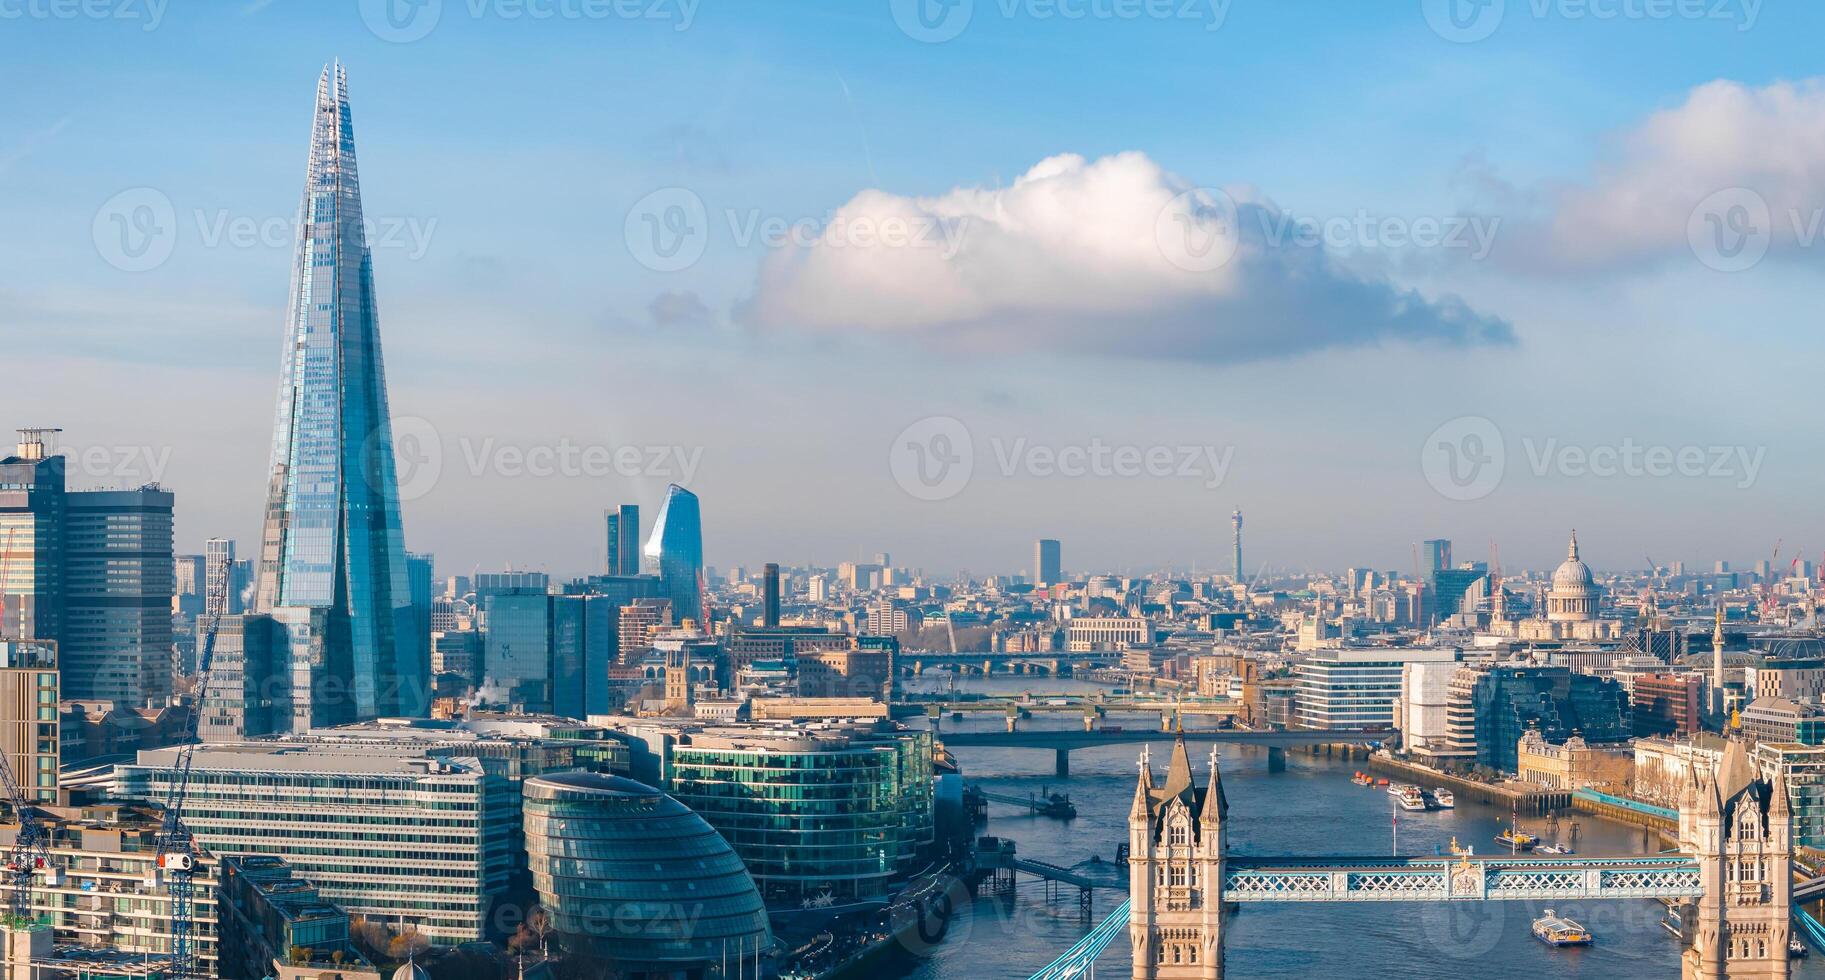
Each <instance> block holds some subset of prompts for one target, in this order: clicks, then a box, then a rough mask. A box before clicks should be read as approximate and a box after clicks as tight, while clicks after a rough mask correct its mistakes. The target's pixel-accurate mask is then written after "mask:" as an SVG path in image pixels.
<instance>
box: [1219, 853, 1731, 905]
mask: <svg viewBox="0 0 1825 980" xmlns="http://www.w3.org/2000/svg"><path fill="white" fill-rule="evenodd" d="M1702 893H1703V889H1701V888H1700V887H1699V879H1698V862H1697V861H1696V860H1694V859H1692V858H1686V857H1677V856H1669V857H1616V858H1591V857H1576V856H1573V857H1558V858H1545V857H1507V856H1499V857H1497V856H1481V855H1466V856H1463V857H1457V858H1446V857H1436V858H1336V857H1331V858H1310V859H1307V858H1271V857H1270V858H1249V857H1232V858H1230V859H1229V860H1228V861H1227V862H1226V866H1225V869H1224V876H1223V901H1225V902H1439V901H1456V900H1477V901H1518V900H1535V899H1548V900H1552V899H1557V900H1571V899H1599V898H1697V897H1698V896H1699V895H1701V894H1702Z"/></svg>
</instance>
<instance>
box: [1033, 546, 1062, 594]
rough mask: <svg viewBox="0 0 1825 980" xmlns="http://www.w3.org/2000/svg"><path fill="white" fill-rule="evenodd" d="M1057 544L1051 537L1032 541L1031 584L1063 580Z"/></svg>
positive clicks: (1051, 583) (1052, 583) (1055, 583)
mask: <svg viewBox="0 0 1825 980" xmlns="http://www.w3.org/2000/svg"><path fill="white" fill-rule="evenodd" d="M1059 550H1060V549H1059V544H1058V542H1057V541H1056V540H1054V539H1052V538H1040V539H1039V540H1038V541H1035V542H1034V543H1033V584H1035V585H1057V584H1058V583H1059V582H1062V581H1064V573H1063V572H1062V571H1061V570H1060V568H1059V565H1060V554H1059Z"/></svg>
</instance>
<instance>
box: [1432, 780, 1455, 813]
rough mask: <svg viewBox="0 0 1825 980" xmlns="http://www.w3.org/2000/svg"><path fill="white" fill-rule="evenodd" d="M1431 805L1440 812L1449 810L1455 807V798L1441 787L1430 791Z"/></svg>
mask: <svg viewBox="0 0 1825 980" xmlns="http://www.w3.org/2000/svg"><path fill="white" fill-rule="evenodd" d="M1432 805H1433V806H1435V807H1438V808H1439V809H1441V810H1450V809H1453V808H1454V807H1456V806H1457V797H1455V796H1453V795H1451V791H1450V790H1448V789H1446V788H1445V787H1443V786H1440V787H1438V788H1437V789H1435V790H1433V791H1432Z"/></svg>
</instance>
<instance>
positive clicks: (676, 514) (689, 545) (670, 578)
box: [646, 483, 703, 623]
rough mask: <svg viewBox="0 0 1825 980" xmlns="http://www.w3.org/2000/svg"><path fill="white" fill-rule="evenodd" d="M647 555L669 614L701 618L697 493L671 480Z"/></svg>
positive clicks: (700, 518)
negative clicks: (669, 607)
mask: <svg viewBox="0 0 1825 980" xmlns="http://www.w3.org/2000/svg"><path fill="white" fill-rule="evenodd" d="M646 557H647V560H648V561H650V562H652V563H653V564H654V565H656V566H657V567H658V571H659V578H660V580H661V581H662V582H663V583H664V586H665V594H666V597H667V598H669V599H671V600H672V616H673V617H674V618H675V619H676V620H677V621H678V622H681V623H682V622H683V621H685V620H687V619H694V620H697V621H699V622H701V621H702V620H703V516H702V514H701V513H700V512H699V511H698V508H697V495H696V494H694V493H692V492H691V491H689V490H686V489H685V488H683V487H681V486H679V485H678V484H676V483H674V484H672V485H671V487H670V488H669V489H667V490H666V494H665V506H664V507H663V508H661V509H660V511H659V520H658V521H657V522H655V523H654V524H653V536H652V537H650V538H648V539H647V542H646Z"/></svg>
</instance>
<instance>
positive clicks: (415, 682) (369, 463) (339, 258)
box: [256, 65, 430, 725]
mask: <svg viewBox="0 0 1825 980" xmlns="http://www.w3.org/2000/svg"><path fill="white" fill-rule="evenodd" d="M299 228H300V233H299V236H298V248H297V254H296V255H295V256H294V258H293V263H292V289H291V301H290V306H289V309H288V313H287V317H286V323H285V344H284V350H285V359H284V371H283V378H282V380H281V382H280V386H279V398H278V407H277V410H276V412H275V415H274V426H273V452H272V480H271V485H270V488H269V492H268V496H267V503H266V523H265V530H264V532H263V534H262V536H261V542H260V567H259V588H258V593H257V605H256V610H257V611H259V612H270V613H272V614H273V615H274V618H276V619H279V620H280V621H281V622H284V623H285V624H286V625H287V628H288V630H289V631H290V635H291V637H292V642H293V643H294V645H295V647H296V649H295V650H294V652H293V655H292V658H291V659H292V662H293V663H295V664H301V665H307V666H308V669H307V670H301V671H299V675H298V677H297V686H298V690H296V691H294V692H293V702H294V709H295V711H296V712H297V716H296V718H295V719H294V722H297V721H304V722H307V723H310V724H316V725H320V724H334V723H340V722H349V721H355V720H358V719H364V718H373V717H377V716H380V715H395V714H422V713H423V712H424V711H425V710H426V708H427V704H428V698H429V685H430V664H429V650H428V649H426V648H424V647H417V646H414V645H412V644H410V643H402V642H401V637H400V634H401V633H403V632H405V631H406V630H407V629H408V628H410V623H411V618H412V611H411V594H410V589H409V588H408V585H407V580H406V562H405V543H404V533H403V531H402V528H401V523H400V516H399V484H398V478H397V475H396V474H395V472H394V465H395V464H394V456H393V433H392V421H391V415H390V413H389V411H388V408H387V389H386V376H385V371H384V369H383V367H382V363H381V353H380V322H379V317H378V313H377V310H378V308H379V307H378V304H377V301H376V298H375V293H374V260H373V254H372V252H371V251H370V250H369V247H368V243H367V240H366V232H365V231H364V229H363V226H362V209H361V182H360V178H359V177H358V175H357V170H356V163H355V130H354V123H353V121H352V118H351V115H350V112H349V99H348V80H347V77H346V76H345V75H344V73H343V70H342V66H341V65H334V66H331V67H327V68H325V69H324V71H323V76H322V78H321V79H319V81H318V83H317V103H316V112H315V114H314V117H313V125H312V130H311V150H310V161H309V167H308V169H307V173H306V181H305V188H304V199H303V202H302V204H301V205H300V211H299Z"/></svg>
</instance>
